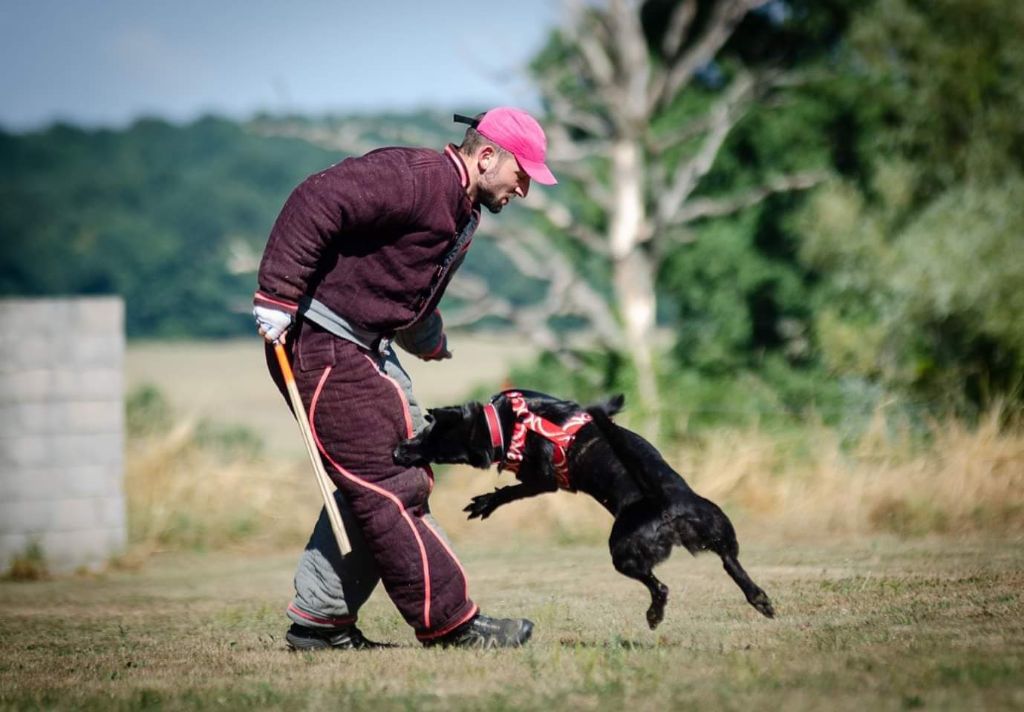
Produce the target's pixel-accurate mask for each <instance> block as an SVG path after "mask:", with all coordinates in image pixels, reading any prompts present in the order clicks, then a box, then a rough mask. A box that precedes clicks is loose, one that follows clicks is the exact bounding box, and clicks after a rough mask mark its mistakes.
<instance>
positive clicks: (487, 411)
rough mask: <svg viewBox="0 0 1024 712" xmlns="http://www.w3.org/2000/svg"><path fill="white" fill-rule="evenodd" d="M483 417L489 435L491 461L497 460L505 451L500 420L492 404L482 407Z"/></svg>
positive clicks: (503, 434)
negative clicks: (485, 420)
mask: <svg viewBox="0 0 1024 712" xmlns="http://www.w3.org/2000/svg"><path fill="white" fill-rule="evenodd" d="M484 416H485V417H486V418H487V430H488V431H490V434H491V451H492V455H491V460H492V461H493V460H498V459H500V458H501V455H502V452H504V450H505V433H504V431H502V429H501V418H499V417H498V409H497V408H495V407H494V403H488V404H487V405H485V406H484Z"/></svg>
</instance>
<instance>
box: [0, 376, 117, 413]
mask: <svg viewBox="0 0 1024 712" xmlns="http://www.w3.org/2000/svg"><path fill="white" fill-rule="evenodd" d="M123 398H124V377H123V375H122V370H121V369H119V368H89V369H82V370H79V371H76V370H69V369H66V368H59V369H46V368H26V369H25V370H23V371H19V372H17V373H11V372H7V373H0V404H10V403H26V402H27V403H46V402H50V401H54V400H63V401H69V400H77V401H88V400H115V399H117V400H121V399H123Z"/></svg>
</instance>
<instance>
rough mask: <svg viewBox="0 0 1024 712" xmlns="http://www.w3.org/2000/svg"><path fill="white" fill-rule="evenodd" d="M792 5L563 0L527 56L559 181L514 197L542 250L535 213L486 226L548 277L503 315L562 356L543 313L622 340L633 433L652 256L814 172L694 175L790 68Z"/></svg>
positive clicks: (654, 392) (617, 346)
mask: <svg viewBox="0 0 1024 712" xmlns="http://www.w3.org/2000/svg"><path fill="white" fill-rule="evenodd" d="M792 6H793V4H792V3H783V2H779V1H778V0H716V1H714V2H710V1H706V0H702V1H698V0H682V1H680V2H666V1H664V0H647V1H646V2H641V1H640V0H609V1H608V2H607V3H606V4H584V3H581V2H575V3H571V4H570V6H569V10H570V16H569V20H568V22H567V23H566V24H565V25H564V27H562V28H561V29H559V30H557V31H556V32H555V33H554V34H553V36H552V37H551V40H550V42H549V44H548V46H547V47H546V49H545V50H544V51H543V52H542V53H541V55H540V56H539V57H538V58H537V60H536V61H535V63H534V76H535V79H536V81H537V83H538V85H539V87H540V89H541V92H542V96H543V100H544V103H545V106H546V108H547V109H548V111H549V117H548V119H549V121H548V126H547V128H548V134H549V142H550V147H549V148H550V157H551V160H552V161H553V162H554V163H555V164H556V167H557V168H558V170H557V171H556V173H557V174H558V175H560V176H561V177H562V178H563V182H564V183H567V184H568V185H566V187H565V188H564V189H563V190H562V191H561V192H562V193H563V194H564V195H565V196H566V200H565V201H564V202H559V203H556V202H554V201H552V200H551V199H550V198H548V197H546V196H542V195H538V196H536V197H532V196H531V198H530V199H528V201H527V202H528V204H532V206H533V207H534V208H535V209H536V210H537V211H538V212H540V213H541V214H543V216H544V218H545V220H546V221H547V223H548V227H549V228H551V227H553V228H554V229H555V230H556V231H557V232H558V233H559V235H560V237H559V238H556V240H555V247H556V249H552V246H551V243H552V240H551V239H549V238H544V237H543V236H542V235H541V233H540V232H539V231H538V229H537V227H538V226H537V225H525V226H522V227H521V228H520V229H518V230H511V231H509V230H506V231H504V232H503V234H502V235H496V236H495V237H496V238H498V239H499V240H500V245H501V247H502V248H503V249H504V250H505V251H506V252H507V253H508V255H509V256H510V258H511V259H512V260H513V262H514V264H516V266H517V267H519V269H520V270H521V271H524V272H525V273H527V274H529V275H530V276H532V277H534V278H536V279H538V280H541V281H545V282H547V284H548V289H547V292H546V296H545V298H544V299H543V300H540V301H538V302H537V304H536V305H535V307H534V308H533V309H532V310H528V311H526V312H521V313H520V315H519V317H518V318H517V319H518V322H519V323H518V325H519V327H520V328H521V330H522V331H523V332H524V333H526V334H528V335H530V336H531V338H533V339H534V340H535V342H537V343H539V344H540V345H541V346H543V347H544V348H547V349H550V350H554V351H558V352H560V353H562V354H569V353H570V352H571V349H570V343H571V342H570V340H569V339H568V338H567V334H566V332H564V331H563V332H558V331H556V330H553V329H551V328H550V326H549V324H550V319H551V317H553V316H556V315H565V314H567V313H568V314H573V315H575V316H577V317H581V318H583V319H585V320H586V321H588V322H589V324H590V326H591V337H592V339H593V341H594V343H595V345H597V346H600V347H602V348H605V349H611V350H617V351H622V352H624V353H625V354H626V356H627V358H628V361H629V362H630V364H631V366H632V370H633V371H634V373H635V378H636V384H637V395H638V397H639V406H640V407H639V410H640V412H641V413H642V414H644V416H645V423H644V424H643V426H642V427H643V428H644V430H645V431H647V432H648V433H650V432H651V431H652V430H653V429H654V427H655V425H654V424H655V418H656V417H657V415H658V412H659V410H660V405H659V396H658V385H657V363H656V343H657V332H656V320H657V315H658V299H657V289H656V276H657V272H658V268H659V265H660V262H661V260H662V259H663V258H664V256H665V254H666V253H667V252H668V251H669V249H670V248H671V246H672V245H674V244H678V243H680V242H685V241H687V240H691V239H693V235H694V233H693V232H692V230H691V228H692V226H693V225H694V224H696V223H698V222H700V221H703V220H708V219H713V218H716V217H720V216H726V215H731V214H734V213H736V212H738V211H741V210H743V209H745V208H748V207H750V206H752V205H755V204H757V203H759V202H761V201H763V200H764V199H765V198H766V197H768V196H770V195H772V194H774V193H777V192H780V191H792V190H799V189H803V188H807V187H810V186H812V185H815V184H816V183H818V182H819V181H820V180H821V179H822V173H821V172H820V171H817V170H810V169H807V168H806V167H803V169H801V167H796V168H794V169H791V170H784V169H779V170H775V169H773V168H771V167H769V168H767V169H766V170H765V171H764V173H763V174H762V175H760V176H758V177H757V180H756V181H754V182H752V183H750V184H748V185H744V186H727V187H724V188H721V187H720V188H719V189H717V190H715V189H712V188H709V187H708V186H706V185H705V179H706V178H707V176H708V175H709V173H710V172H711V170H712V168H713V167H714V165H715V163H716V160H717V159H718V157H719V156H720V154H721V152H722V150H723V147H724V146H725V145H726V144H727V141H728V140H729V137H730V134H731V133H732V131H733V129H734V128H735V127H736V126H737V125H738V124H739V123H740V122H741V121H742V120H743V119H744V118H745V117H746V116H747V114H748V111H749V110H750V108H751V107H752V106H753V105H754V104H755V103H757V102H759V101H763V100H766V99H769V98H771V97H773V96H775V95H776V94H777V93H778V92H780V91H781V90H783V89H784V88H786V87H787V86H790V85H792V84H794V83H796V82H797V81H798V80H799V79H798V76H797V75H796V74H795V73H794V71H792V67H793V66H794V65H795V64H796V63H798V62H799V61H800V59H801V57H800V56H798V55H799V52H795V51H794V49H801V50H802V49H805V47H804V46H801V45H800V42H795V41H792V40H793V36H795V35H793V33H792V30H793V27H794V26H795V25H796V24H797V23H796V22H795V21H791V18H790V15H789V13H790V11H791V8H792ZM790 35H793V36H790ZM738 37H742V39H743V40H744V41H743V42H737V41H736V40H737V38H738ZM549 232H551V230H550V229H549ZM467 285H469V286H472V287H473V289H468V288H467ZM454 286H455V288H456V291H459V290H461V292H462V293H463V294H467V295H471V296H474V297H476V298H477V301H476V302H475V307H474V316H477V315H479V314H483V313H486V312H488V311H490V312H492V313H494V312H497V313H503V314H506V315H509V316H511V314H510V313H509V309H508V305H507V304H504V303H502V302H501V301H500V300H492V301H490V302H488V300H487V298H486V290H484V289H483V287H482V285H472V284H471V283H468V282H465V281H464V282H463V283H462V284H461V286H460V285H458V284H456V285H454Z"/></svg>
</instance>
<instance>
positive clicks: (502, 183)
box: [477, 153, 530, 213]
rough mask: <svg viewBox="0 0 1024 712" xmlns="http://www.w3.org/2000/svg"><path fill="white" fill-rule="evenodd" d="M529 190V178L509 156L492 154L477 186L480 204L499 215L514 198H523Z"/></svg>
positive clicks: (513, 158)
mask: <svg viewBox="0 0 1024 712" xmlns="http://www.w3.org/2000/svg"><path fill="white" fill-rule="evenodd" d="M529 190H530V176H528V175H527V174H526V172H525V171H523V170H522V169H521V168H520V167H519V163H518V162H516V159H515V157H513V156H512V155H511V154H507V153H506V154H502V155H500V156H499V155H498V154H492V155H491V158H490V161H489V164H488V166H487V168H486V170H485V171H484V172H483V173H482V174H481V175H480V182H479V183H478V184H477V198H478V199H479V201H480V204H481V205H483V206H484V207H485V208H487V209H488V210H490V211H491V212H492V213H500V212H501V209H502V208H504V207H505V206H506V205H507V204H508V201H510V200H512V198H515V197H516V196H519V197H520V198H525V197H526V194H527V193H528V192H529Z"/></svg>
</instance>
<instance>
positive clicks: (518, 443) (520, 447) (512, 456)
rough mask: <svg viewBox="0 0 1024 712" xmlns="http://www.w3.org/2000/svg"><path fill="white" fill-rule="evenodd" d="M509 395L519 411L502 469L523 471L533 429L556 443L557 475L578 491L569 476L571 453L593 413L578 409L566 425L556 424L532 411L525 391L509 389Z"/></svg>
mask: <svg viewBox="0 0 1024 712" xmlns="http://www.w3.org/2000/svg"><path fill="white" fill-rule="evenodd" d="M505 396H506V397H507V398H508V400H509V402H510V403H511V405H512V410H513V412H514V413H515V414H516V420H515V424H514V425H513V426H512V439H511V441H510V442H509V445H508V452H507V453H506V454H505V459H504V460H503V461H502V463H501V467H500V469H503V470H509V471H510V472H512V473H518V472H519V467H520V465H522V464H523V456H524V455H525V451H526V434H527V432H529V431H533V432H535V433H537V434H538V435H540V436H541V437H542V438H544V439H545V440H548V441H549V442H551V444H552V445H554V449H553V451H552V453H551V464H552V465H554V468H555V479H556V480H557V481H558V486H559V487H561V488H562V489H564V490H568V491H570V492H575V491H576V489H575V488H574V487H573V486H572V482H571V481H570V479H569V457H568V454H567V453H568V452H569V448H570V447H572V443H573V441H574V440H575V439H576V433H577V432H578V431H579V429H580V428H582V427H583V426H584V425H586V424H587V423H589V422H590V421H591V417H590V415H589V414H587V413H582V412H581V413H577V414H576V415H574V416H572V417H571V418H569V419H568V420H566V421H565V423H563V424H562V425H555V424H554V423H552V422H551V421H550V420H547V419H546V418H542V417H540V416H539V415H537V414H536V413H533V412H531V411H530V409H529V407H527V405H526V398H524V397H523V394H522V393H520V392H518V391H509V392H507V393H505ZM491 437H492V439H493V437H494V434H493V430H492V431H491Z"/></svg>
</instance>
